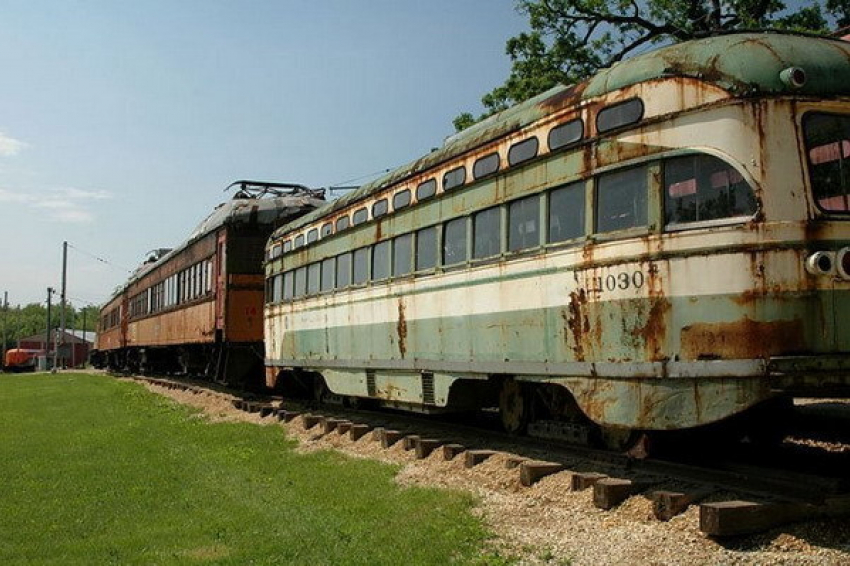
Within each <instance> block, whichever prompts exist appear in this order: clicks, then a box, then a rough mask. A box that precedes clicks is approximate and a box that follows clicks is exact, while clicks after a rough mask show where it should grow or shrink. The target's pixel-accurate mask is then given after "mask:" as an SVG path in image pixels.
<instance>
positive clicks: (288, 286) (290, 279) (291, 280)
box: [283, 271, 295, 301]
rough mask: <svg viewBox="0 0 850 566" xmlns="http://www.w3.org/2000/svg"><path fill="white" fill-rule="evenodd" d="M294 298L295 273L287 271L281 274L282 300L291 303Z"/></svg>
mask: <svg viewBox="0 0 850 566" xmlns="http://www.w3.org/2000/svg"><path fill="white" fill-rule="evenodd" d="M294 296H295V272H294V271H287V272H286V273H284V274H283V300H284V301H291V300H292V297H294Z"/></svg>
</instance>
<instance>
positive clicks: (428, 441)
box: [414, 438, 443, 460]
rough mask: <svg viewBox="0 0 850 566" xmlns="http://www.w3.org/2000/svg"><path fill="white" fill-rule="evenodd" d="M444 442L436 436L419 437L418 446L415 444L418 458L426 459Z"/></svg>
mask: <svg viewBox="0 0 850 566" xmlns="http://www.w3.org/2000/svg"><path fill="white" fill-rule="evenodd" d="M442 444H443V441H442V440H436V439H434V438H419V439H417V440H416V446H414V450H415V451H416V459H417V460H424V459H425V458H427V457H428V456H430V455H431V453H432V452H433V451H434V450H436V449H437V448H439V447H440V446H441V445H442Z"/></svg>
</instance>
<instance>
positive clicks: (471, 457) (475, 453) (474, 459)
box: [463, 450, 496, 468]
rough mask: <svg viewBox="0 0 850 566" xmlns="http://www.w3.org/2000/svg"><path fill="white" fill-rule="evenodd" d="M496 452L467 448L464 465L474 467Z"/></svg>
mask: <svg viewBox="0 0 850 566" xmlns="http://www.w3.org/2000/svg"><path fill="white" fill-rule="evenodd" d="M494 454H496V451H495V450H467V451H466V454H464V460H463V465H464V467H466V468H473V467H475V466H477V465H478V464H480V463H481V462H483V461H485V460H487V459H488V458H489V457H490V456H492V455H494Z"/></svg>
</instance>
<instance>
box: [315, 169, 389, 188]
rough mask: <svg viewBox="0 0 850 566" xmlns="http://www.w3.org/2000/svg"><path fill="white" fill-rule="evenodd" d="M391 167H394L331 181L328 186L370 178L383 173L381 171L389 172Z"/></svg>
mask: <svg viewBox="0 0 850 566" xmlns="http://www.w3.org/2000/svg"><path fill="white" fill-rule="evenodd" d="M393 169H394V167H390V168H389V169H379V170H378V171H374V172H372V173H367V174H366V175H362V176H360V177H355V178H353V179H348V180H347V181H339V182H337V183H332V184H331V185H330V187H331V188H334V187H336V186H339V185H347V184H348V183H353V182H354V181H361V180H363V179H368V178H370V177H375V176H377V175H381V174H383V173H389V172H390V171H392V170H393Z"/></svg>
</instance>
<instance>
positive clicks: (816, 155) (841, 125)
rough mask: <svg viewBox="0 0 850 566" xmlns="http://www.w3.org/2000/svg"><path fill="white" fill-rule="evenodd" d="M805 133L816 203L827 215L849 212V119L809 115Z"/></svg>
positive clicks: (849, 116) (806, 117) (818, 114)
mask: <svg viewBox="0 0 850 566" xmlns="http://www.w3.org/2000/svg"><path fill="white" fill-rule="evenodd" d="M803 130H804V132H805V137H806V153H807V154H808V155H807V157H808V161H809V180H810V182H811V185H812V193H813V196H814V197H815V202H817V205H818V207H820V208H821V209H822V210H824V211H826V212H840V213H847V212H850V115H843V114H823V113H819V112H818V113H814V112H813V113H809V114H806V116H805V118H804V119H803Z"/></svg>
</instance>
